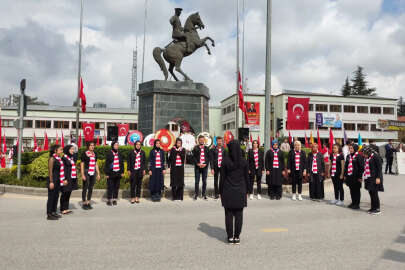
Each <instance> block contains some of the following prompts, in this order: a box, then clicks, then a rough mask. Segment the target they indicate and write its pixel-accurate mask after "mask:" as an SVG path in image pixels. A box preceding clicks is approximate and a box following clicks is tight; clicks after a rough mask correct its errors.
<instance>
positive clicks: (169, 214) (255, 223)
mask: <svg viewBox="0 0 405 270" xmlns="http://www.w3.org/2000/svg"><path fill="white" fill-rule="evenodd" d="M385 188H386V192H384V193H380V198H381V202H382V211H383V213H382V214H381V215H380V216H371V215H368V214H367V213H366V210H367V209H368V208H369V207H370V205H369V196H368V194H367V193H366V192H365V190H363V194H362V204H361V207H362V210H360V211H353V210H349V209H347V208H343V207H338V206H332V205H329V204H328V203H327V202H312V201H309V200H304V201H302V202H298V201H296V202H294V201H291V200H290V199H289V197H287V196H285V197H284V198H283V199H282V200H281V201H270V200H268V199H267V197H266V196H264V198H263V200H261V201H258V200H256V199H255V200H253V201H248V208H246V210H245V216H244V227H243V231H242V235H241V245H240V246H228V245H227V244H225V242H224V239H225V237H226V234H225V230H224V211H223V208H222V207H221V205H220V202H219V201H215V200H213V199H210V200H208V201H203V200H198V201H196V202H195V201H193V200H191V199H187V200H185V201H184V202H172V201H170V200H163V201H162V202H161V203H152V202H150V201H148V200H143V201H142V203H141V204H139V205H131V204H129V202H128V201H127V200H120V201H119V203H118V206H116V207H108V206H106V205H105V203H104V202H102V201H100V200H98V199H97V200H95V204H94V209H93V210H91V211H84V210H82V209H80V206H79V204H78V203H79V201H78V199H77V198H74V199H73V200H72V201H71V208H72V209H73V210H74V214H72V215H70V216H66V217H63V218H62V219H61V220H59V221H47V220H46V219H45V203H46V198H45V197H33V196H24V195H17V194H11V193H6V194H3V195H0V269H4V270H6V269H75V270H80V269H384V270H388V269H395V270H398V269H405V177H404V176H386V177H385ZM345 191H346V194H345V195H346V201H345V203H346V205H347V204H348V203H349V193H348V190H347V189H346V190H345ZM331 197H332V191H330V192H328V193H327V199H331Z"/></svg>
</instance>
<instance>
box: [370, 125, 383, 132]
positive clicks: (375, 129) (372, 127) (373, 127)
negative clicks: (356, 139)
mask: <svg viewBox="0 0 405 270" xmlns="http://www.w3.org/2000/svg"><path fill="white" fill-rule="evenodd" d="M370 130H371V131H381V129H379V128H377V125H376V124H371V126H370Z"/></svg>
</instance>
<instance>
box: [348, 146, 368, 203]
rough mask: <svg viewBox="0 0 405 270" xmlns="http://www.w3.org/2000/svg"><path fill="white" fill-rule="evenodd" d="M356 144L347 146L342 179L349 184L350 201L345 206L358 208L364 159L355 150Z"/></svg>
mask: <svg viewBox="0 0 405 270" xmlns="http://www.w3.org/2000/svg"><path fill="white" fill-rule="evenodd" d="M358 149H359V147H358V145H357V144H352V145H350V146H349V155H347V157H346V163H345V176H344V181H345V183H346V185H348V186H349V189H350V196H351V198H352V203H351V204H350V205H349V206H347V207H349V208H351V209H355V210H357V209H360V198H361V191H360V190H361V182H362V177H363V171H364V159H363V157H362V156H361V155H360V154H359V152H357V150H358Z"/></svg>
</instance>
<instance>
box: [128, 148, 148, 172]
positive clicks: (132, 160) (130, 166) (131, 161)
mask: <svg viewBox="0 0 405 270" xmlns="http://www.w3.org/2000/svg"><path fill="white" fill-rule="evenodd" d="M135 159H136V153H135V150H134V151H131V152H129V154H128V161H127V170H128V171H130V172H131V173H133V172H134V171H135ZM140 170H141V171H145V170H146V156H145V151H143V150H142V149H141V167H140Z"/></svg>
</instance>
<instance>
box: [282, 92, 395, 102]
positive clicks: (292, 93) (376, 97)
mask: <svg viewBox="0 0 405 270" xmlns="http://www.w3.org/2000/svg"><path fill="white" fill-rule="evenodd" d="M280 95H297V96H323V97H344V96H342V95H334V94H325V93H314V92H306V91H298V90H289V89H283V91H282V92H281V93H280V94H277V95H276V96H280ZM345 98H365V99H385V100H397V99H396V98H387V97H380V96H358V95H352V96H346V97H345Z"/></svg>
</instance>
